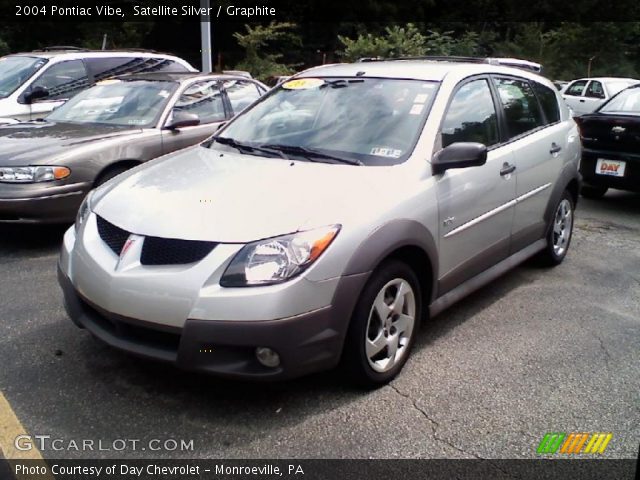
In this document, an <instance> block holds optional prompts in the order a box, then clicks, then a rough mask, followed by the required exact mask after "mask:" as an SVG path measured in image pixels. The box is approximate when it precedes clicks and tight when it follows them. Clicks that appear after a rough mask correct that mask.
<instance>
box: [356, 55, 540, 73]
mask: <svg viewBox="0 0 640 480" xmlns="http://www.w3.org/2000/svg"><path fill="white" fill-rule="evenodd" d="M400 60H428V61H432V62H459V63H488V64H491V65H504V66H508V67H516V68H522V69H524V70H529V71H532V72H536V73H540V72H541V71H542V65H540V64H539V63H535V62H530V61H529V60H520V59H518V58H499V57H463V56H455V55H450V56H444V55H423V56H408V57H396V58H383V57H364V58H360V59H359V60H358V62H381V61H400Z"/></svg>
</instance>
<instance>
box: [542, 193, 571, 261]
mask: <svg viewBox="0 0 640 480" xmlns="http://www.w3.org/2000/svg"><path fill="white" fill-rule="evenodd" d="M574 208H575V207H574V202H573V198H572V197H571V194H570V193H569V192H568V191H567V190H565V191H564V193H563V194H562V197H561V198H560V201H559V202H558V204H557V205H556V208H555V209H554V213H553V217H552V218H551V223H550V225H549V232H548V233H547V246H546V247H545V249H544V250H543V251H542V252H540V254H539V256H538V258H539V260H540V261H541V263H542V264H543V265H544V266H549V267H553V266H556V265H560V264H561V263H562V261H563V260H564V258H565V257H566V256H567V251H568V250H569V245H570V244H571V237H572V236H573V224H574V217H575V215H574Z"/></svg>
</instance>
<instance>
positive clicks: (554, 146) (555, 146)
mask: <svg viewBox="0 0 640 480" xmlns="http://www.w3.org/2000/svg"><path fill="white" fill-rule="evenodd" d="M560 150H562V147H561V146H560V145H558V144H557V143H555V142H553V143H552V144H551V150H549V153H550V154H551V155H554V154H556V153H559V152H560Z"/></svg>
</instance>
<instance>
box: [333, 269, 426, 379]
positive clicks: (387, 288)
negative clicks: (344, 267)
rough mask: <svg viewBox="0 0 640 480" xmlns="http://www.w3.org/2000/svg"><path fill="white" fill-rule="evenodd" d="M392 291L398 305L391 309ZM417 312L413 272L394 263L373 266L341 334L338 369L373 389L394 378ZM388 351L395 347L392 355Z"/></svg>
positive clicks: (419, 308) (415, 329)
mask: <svg viewBox="0 0 640 480" xmlns="http://www.w3.org/2000/svg"><path fill="white" fill-rule="evenodd" d="M400 287H401V290H400ZM400 292H403V293H400ZM398 293H400V294H401V296H402V299H403V302H402V306H400V305H395V304H396V302H397V300H396V298H397V297H396V296H397V295H398ZM390 306H391V308H389V307H390ZM398 307H399V308H398ZM379 312H381V313H382V315H381V314H380V313H379ZM421 314H422V294H421V290H420V283H419V281H418V278H417V277H416V274H415V273H414V272H413V270H412V269H411V268H410V267H409V266H408V265H407V264H406V263H404V262H401V261H398V260H391V261H388V262H385V263H383V264H382V265H381V266H380V267H379V268H377V269H376V270H375V271H374V272H373V274H372V275H371V278H370V279H369V281H368V282H367V284H366V285H365V287H364V289H363V291H362V293H361V294H360V298H359V299H358V302H357V304H356V307H355V310H354V313H353V316H352V318H351V323H350V324H349V330H348V332H347V338H346V343H345V348H344V354H343V365H344V367H345V370H346V372H347V373H348V374H349V377H350V379H351V381H353V382H354V383H356V384H358V385H360V386H362V387H365V388H375V387H378V386H381V385H384V384H386V383H388V382H389V381H391V380H392V379H393V378H395V377H396V376H397V375H398V373H400V370H402V367H403V366H404V364H405V363H406V361H407V359H408V358H409V354H410V352H411V348H412V347H413V343H414V340H415V338H416V334H417V332H418V329H419V327H420V320H421V318H422V317H421ZM383 316H386V317H387V318H382V317H383ZM390 349H396V354H395V356H394V355H392V353H391V350H390ZM376 352H377V353H376Z"/></svg>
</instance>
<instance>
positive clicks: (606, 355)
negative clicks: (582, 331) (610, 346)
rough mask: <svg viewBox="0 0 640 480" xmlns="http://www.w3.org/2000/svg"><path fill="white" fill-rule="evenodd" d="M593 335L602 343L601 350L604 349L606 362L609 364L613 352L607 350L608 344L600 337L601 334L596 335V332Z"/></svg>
mask: <svg viewBox="0 0 640 480" xmlns="http://www.w3.org/2000/svg"><path fill="white" fill-rule="evenodd" d="M593 336H594V337H595V338H596V339H597V340H598V343H600V350H602V352H603V353H604V356H605V357H606V358H605V361H606V363H607V365H608V364H609V360H611V354H609V350H607V346H606V345H605V344H604V342H603V341H602V337H600V335H596V334H595V333H594V334H593Z"/></svg>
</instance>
